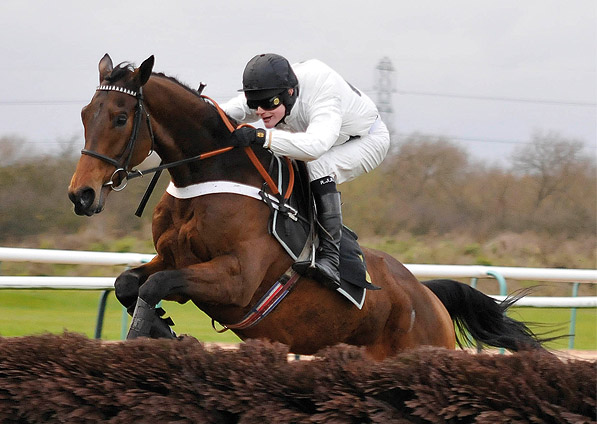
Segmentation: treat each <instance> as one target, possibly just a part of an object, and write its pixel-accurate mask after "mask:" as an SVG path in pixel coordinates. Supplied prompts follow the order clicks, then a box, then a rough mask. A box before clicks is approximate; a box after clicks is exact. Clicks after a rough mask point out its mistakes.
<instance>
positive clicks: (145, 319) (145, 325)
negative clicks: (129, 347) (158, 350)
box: [126, 297, 176, 340]
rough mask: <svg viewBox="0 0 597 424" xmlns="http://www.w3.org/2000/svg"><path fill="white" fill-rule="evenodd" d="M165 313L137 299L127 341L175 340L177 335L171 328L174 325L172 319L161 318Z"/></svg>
mask: <svg viewBox="0 0 597 424" xmlns="http://www.w3.org/2000/svg"><path fill="white" fill-rule="evenodd" d="M164 313H165V311H164V310H163V309H162V308H155V307H153V306H151V305H149V304H148V303H147V302H145V301H144V300H143V299H141V298H140V297H139V298H137V303H136V305H135V309H134V313H133V314H132V316H133V320H132V322H131V327H130V328H129V332H128V334H127V336H126V338H127V340H130V339H136V338H138V337H151V338H153V339H160V338H166V339H175V338H176V333H174V331H172V329H171V328H170V326H171V325H174V323H173V322H172V320H171V319H170V318H166V319H164V318H161V316H162V315H164Z"/></svg>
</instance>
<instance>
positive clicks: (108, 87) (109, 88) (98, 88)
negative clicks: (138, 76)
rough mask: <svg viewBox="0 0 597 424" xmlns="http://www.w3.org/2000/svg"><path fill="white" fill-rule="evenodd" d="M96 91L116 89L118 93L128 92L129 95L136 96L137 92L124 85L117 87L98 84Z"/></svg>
mask: <svg viewBox="0 0 597 424" xmlns="http://www.w3.org/2000/svg"><path fill="white" fill-rule="evenodd" d="M96 91H118V92H119V93H124V94H128V95H129V96H133V97H137V92H136V91H133V90H129V89H128V88H124V87H117V86H115V85H98V87H97V88H96Z"/></svg>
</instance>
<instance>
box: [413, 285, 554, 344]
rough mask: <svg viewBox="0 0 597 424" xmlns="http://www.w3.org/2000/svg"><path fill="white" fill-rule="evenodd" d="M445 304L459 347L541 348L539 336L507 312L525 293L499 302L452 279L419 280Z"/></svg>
mask: <svg viewBox="0 0 597 424" xmlns="http://www.w3.org/2000/svg"><path fill="white" fill-rule="evenodd" d="M422 283H423V284H424V285H425V286H427V287H428V288H429V289H430V290H431V291H432V292H433V293H434V294H435V295H436V296H437V297H438V298H439V300H441V302H442V303H443V304H444V306H445V308H446V309H447V310H448V313H449V314H450V317H451V318H452V320H453V321H454V324H455V327H456V328H457V330H458V331H457V332H456V341H457V343H458V345H459V346H460V347H463V343H464V344H469V343H470V342H473V341H475V342H478V343H479V342H480V343H482V344H485V345H488V346H494V347H501V348H506V349H508V350H511V351H518V350H528V349H543V347H542V346H541V343H542V342H543V341H545V340H541V339H540V338H539V337H537V336H536V335H535V334H534V333H533V332H532V331H531V330H530V329H529V328H528V327H527V326H526V325H525V324H524V323H523V322H520V321H516V320H515V319H512V318H510V317H508V316H507V315H506V311H507V310H508V308H509V307H510V306H512V305H513V304H514V303H516V302H517V301H518V300H519V299H520V298H521V297H523V296H525V294H526V293H524V292H522V293H519V294H517V295H514V296H509V297H507V298H506V299H504V300H503V301H501V302H499V301H497V300H495V299H493V298H492V297H489V296H487V295H485V294H483V293H481V292H480V291H479V290H477V289H475V288H473V287H471V286H469V285H467V284H464V283H461V282H459V281H454V280H430V281H423V282H422Z"/></svg>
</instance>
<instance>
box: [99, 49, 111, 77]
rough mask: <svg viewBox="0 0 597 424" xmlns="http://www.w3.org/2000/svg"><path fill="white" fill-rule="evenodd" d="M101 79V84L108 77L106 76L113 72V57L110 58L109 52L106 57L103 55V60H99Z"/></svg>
mask: <svg viewBox="0 0 597 424" xmlns="http://www.w3.org/2000/svg"><path fill="white" fill-rule="evenodd" d="M98 68H99V79H100V84H101V82H102V81H103V80H104V79H106V77H107V76H108V75H110V72H112V69H113V66H112V59H111V58H110V56H109V55H108V53H106V54H105V55H104V57H102V60H100V62H99V66H98Z"/></svg>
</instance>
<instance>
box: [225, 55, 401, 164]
mask: <svg viewBox="0 0 597 424" xmlns="http://www.w3.org/2000/svg"><path fill="white" fill-rule="evenodd" d="M292 69H293V70H294V72H295V74H296V76H297V78H298V81H299V94H298V98H297V100H296V103H295V104H294V106H293V108H292V110H291V112H290V115H288V116H287V117H286V118H285V120H284V122H283V123H280V124H278V125H277V126H276V128H275V129H270V130H267V134H266V141H265V145H264V147H267V148H269V149H270V150H271V151H272V152H274V153H275V154H277V155H280V156H288V157H290V158H293V159H298V160H302V161H305V162H309V161H313V160H316V159H318V158H319V157H321V156H322V155H324V154H325V153H326V152H328V151H329V150H330V149H331V148H332V147H333V146H337V145H341V144H343V143H345V142H346V141H348V139H349V138H350V137H355V136H358V137H363V136H366V135H367V134H369V132H370V130H371V129H372V125H373V124H374V123H375V122H376V120H378V115H379V112H378V111H377V107H376V106H375V103H373V101H372V100H371V99H370V98H369V97H368V96H367V95H366V94H365V93H362V92H360V91H358V90H357V89H356V88H354V87H352V86H351V85H350V84H349V83H348V82H346V81H345V80H344V79H343V78H342V77H341V76H340V75H339V74H338V73H337V72H336V71H334V70H333V69H331V68H330V67H329V66H327V65H326V64H324V63H322V62H320V61H318V60H315V59H312V60H308V61H305V62H300V63H297V64H294V65H292ZM222 109H224V111H225V112H226V113H227V114H228V115H229V116H231V117H232V118H234V119H236V120H238V121H240V122H247V123H248V122H256V121H258V120H259V117H258V116H257V114H256V113H255V111H254V110H251V109H249V107H248V106H247V103H246V98H245V95H244V93H243V94H241V95H239V96H238V97H235V98H233V99H232V100H230V101H228V102H227V103H225V104H223V105H222ZM388 144H389V138H388ZM381 150H384V152H383V156H385V152H386V151H387V146H386V147H385V148H383V149H381ZM383 156H382V157H381V158H380V160H379V162H381V160H382V159H383Z"/></svg>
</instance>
